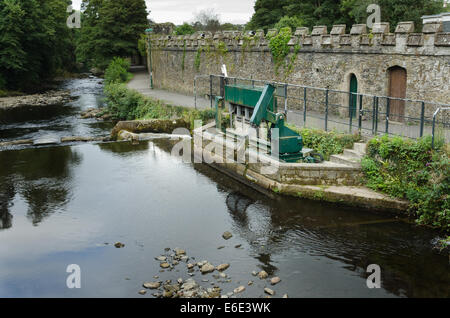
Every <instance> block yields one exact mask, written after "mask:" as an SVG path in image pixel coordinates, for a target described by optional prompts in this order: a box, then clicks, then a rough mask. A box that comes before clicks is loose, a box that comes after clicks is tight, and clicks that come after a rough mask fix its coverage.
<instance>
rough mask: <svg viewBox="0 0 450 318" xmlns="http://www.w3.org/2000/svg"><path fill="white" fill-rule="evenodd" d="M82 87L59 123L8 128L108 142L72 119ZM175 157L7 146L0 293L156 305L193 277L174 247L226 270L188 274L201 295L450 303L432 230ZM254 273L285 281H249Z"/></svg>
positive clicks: (92, 147) (0, 215) (2, 156)
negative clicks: (164, 259) (263, 188)
mask: <svg viewBox="0 0 450 318" xmlns="http://www.w3.org/2000/svg"><path fill="white" fill-rule="evenodd" d="M89 81H90V80H73V81H69V82H68V83H66V84H65V85H69V87H72V89H73V91H74V93H76V94H78V93H80V90H81V91H83V90H84V93H80V94H81V95H80V96H82V98H80V99H78V100H77V101H75V102H74V103H73V104H72V105H68V107H69V108H72V111H73V113H70V114H69V115H68V116H67V117H65V116H60V115H57V116H56V118H54V123H55V124H54V125H53V124H52V122H53V121H52V119H51V118H48V119H45V120H42V122H40V124H38V123H36V122H24V123H19V124H16V126H15V127H16V128H14V129H13V128H12V124H11V125H8V126H7V127H4V126H2V127H0V128H1V129H2V131H1V132H2V134H3V133H4V131H5V130H6V131H7V132H8V133H9V134H10V136H14V137H15V138H22V137H25V136H26V138H29V137H34V136H40V135H41V134H44V133H45V134H46V133H48V132H51V133H55V132H56V133H61V134H62V135H86V134H90V135H103V134H107V132H108V129H109V128H108V127H102V125H99V124H97V123H96V122H94V121H91V120H79V119H78V116H77V115H76V114H77V111H79V109H82V108H83V107H89V106H95V105H92V103H101V85H97V84H95V81H96V80H93V81H92V82H89ZM80 84H82V85H81V86H79V85H80ZM83 85H84V86H85V88H82V87H83ZM80 87H81V89H80ZM96 101H97V102H96ZM83 105H84V106H83ZM38 125H41V126H40V127H41V128H39V127H38ZM104 125H105V126H107V124H104ZM63 127H68V128H69V129H71V131H70V133H69V134H67V131H65V129H63ZM13 130H15V131H14V132H12V131H13ZM42 130H44V131H42ZM11 139H14V138H12V137H11ZM170 149H171V144H170V142H168V141H164V140H160V141H149V142H141V143H139V144H135V145H133V144H131V143H128V142H123V143H101V144H75V145H70V146H55V147H39V148H34V147H28V148H24V149H11V150H4V151H1V152H0V165H1V170H0V199H1V200H0V297H153V296H152V295H151V293H147V294H146V295H145V296H141V295H139V294H138V291H139V290H140V289H142V287H141V286H142V283H143V282H146V281H153V280H154V279H153V278H152V277H153V276H155V275H158V276H159V279H158V280H162V281H163V280H167V279H172V280H174V281H175V280H176V279H178V278H183V279H186V278H189V277H190V276H188V274H187V271H186V270H185V267H186V266H185V264H180V265H178V266H177V267H175V269H174V270H172V271H164V272H160V270H161V268H160V267H159V262H158V261H156V260H155V259H154V258H155V257H157V256H159V255H161V254H162V253H164V249H165V248H176V247H180V248H183V249H185V250H186V251H187V255H188V256H189V257H193V258H195V261H201V260H208V261H209V262H211V263H212V264H214V265H218V264H222V263H230V264H231V266H230V268H229V269H228V270H227V271H226V273H227V274H228V275H229V277H230V280H231V282H223V283H218V282H217V281H216V279H215V278H214V277H213V276H212V274H207V275H201V274H200V273H198V272H196V274H195V276H194V277H193V278H194V279H195V280H196V281H197V282H198V283H199V284H201V285H203V286H205V287H211V286H212V285H211V283H212V282H215V283H216V284H217V285H218V286H220V287H221V288H222V290H223V294H226V293H228V292H231V291H233V289H235V288H236V287H238V286H240V285H245V286H246V290H245V291H244V292H243V293H241V294H239V295H237V297H263V296H264V291H263V289H264V287H266V286H269V287H270V288H272V289H273V290H274V291H275V292H276V294H275V297H281V296H282V295H283V294H288V295H289V297H449V296H450V289H449V286H450V272H449V259H448V256H445V255H439V254H436V253H435V252H433V251H432V249H431V246H432V244H431V241H432V240H433V239H434V238H435V237H436V236H437V233H435V232H433V231H430V230H428V229H424V228H418V227H416V226H414V225H412V224H408V223H406V222H403V221H401V220H399V219H396V218H394V217H392V216H391V215H389V214H379V213H373V212H372V211H365V210H360V209H353V208H346V207H342V206H335V205H332V204H325V203H319V202H312V201H307V200H301V199H294V198H284V197H276V196H275V197H272V198H271V197H268V196H266V195H263V194H261V193H260V192H257V191H255V190H252V189H250V188H248V187H246V186H244V185H242V184H241V183H238V182H236V181H235V180H233V179H230V178H229V177H227V176H225V175H223V174H221V173H219V172H217V171H216V170H213V169H212V168H210V167H208V166H206V165H202V164H189V163H183V162H182V160H181V159H180V158H175V157H172V156H171V155H170ZM225 231H230V232H231V233H232V234H233V237H232V238H231V239H230V240H227V241H225V240H224V239H223V238H222V233H223V232H225ZM115 242H122V243H123V244H125V247H124V248H120V249H118V248H115V247H114V246H113V244H114V243H115ZM237 245H241V247H239V248H236V247H235V246H237ZM222 246H224V248H221V249H218V247H222ZM191 261H194V260H192V259H191ZM70 264H77V265H79V267H80V268H81V288H80V289H69V288H68V287H67V285H66V279H67V277H68V275H69V274H68V273H67V272H66V269H67V266H68V265H70ZM369 264H378V265H379V266H380V268H381V280H382V281H381V288H380V289H369V288H367V285H366V279H367V277H368V276H369V273H366V269H367V266H368V265H369ZM260 270H265V271H267V272H268V273H269V275H270V276H279V277H280V278H281V282H280V283H279V284H277V285H275V286H270V284H268V283H267V282H266V281H263V280H260V279H258V278H257V277H254V276H252V274H251V273H252V271H260ZM202 280H208V282H206V281H205V282H203V281H202ZM250 280H251V281H254V284H253V285H251V286H248V285H247V282H248V281H250Z"/></svg>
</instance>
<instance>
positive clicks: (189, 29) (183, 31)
mask: <svg viewBox="0 0 450 318" xmlns="http://www.w3.org/2000/svg"><path fill="white" fill-rule="evenodd" d="M174 33H175V35H191V34H194V33H195V29H194V27H193V26H192V25H190V24H188V23H186V22H185V23H183V24H182V25H180V26H177V27H176V28H175V31H174Z"/></svg>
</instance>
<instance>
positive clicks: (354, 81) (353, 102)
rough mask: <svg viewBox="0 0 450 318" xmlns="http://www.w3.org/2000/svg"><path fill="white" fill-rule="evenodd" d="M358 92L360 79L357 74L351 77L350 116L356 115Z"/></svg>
mask: <svg viewBox="0 0 450 318" xmlns="http://www.w3.org/2000/svg"><path fill="white" fill-rule="evenodd" d="M357 93H358V80H357V79H356V76H355V74H352V76H351V77H350V94H349V116H352V117H356V103H357V100H358V98H357V95H356V94H357Z"/></svg>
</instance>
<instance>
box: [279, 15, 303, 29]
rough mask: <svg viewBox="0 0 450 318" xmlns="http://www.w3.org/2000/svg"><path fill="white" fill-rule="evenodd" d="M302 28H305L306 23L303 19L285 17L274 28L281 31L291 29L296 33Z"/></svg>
mask: <svg viewBox="0 0 450 318" xmlns="http://www.w3.org/2000/svg"><path fill="white" fill-rule="evenodd" d="M302 26H304V21H303V20H302V19H301V18H298V17H288V16H284V17H282V18H281V19H280V21H278V23H277V24H275V27H274V28H275V29H278V30H280V29H282V28H285V27H289V28H291V30H293V31H295V30H296V29H297V28H298V27H302Z"/></svg>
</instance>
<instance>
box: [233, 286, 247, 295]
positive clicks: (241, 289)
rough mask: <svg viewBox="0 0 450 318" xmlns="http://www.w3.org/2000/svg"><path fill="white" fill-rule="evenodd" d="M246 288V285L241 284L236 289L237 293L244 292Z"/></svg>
mask: <svg viewBox="0 0 450 318" xmlns="http://www.w3.org/2000/svg"><path fill="white" fill-rule="evenodd" d="M244 290H245V286H239V287H238V288H235V289H234V293H235V294H239V293H242V292H243V291H244Z"/></svg>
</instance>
